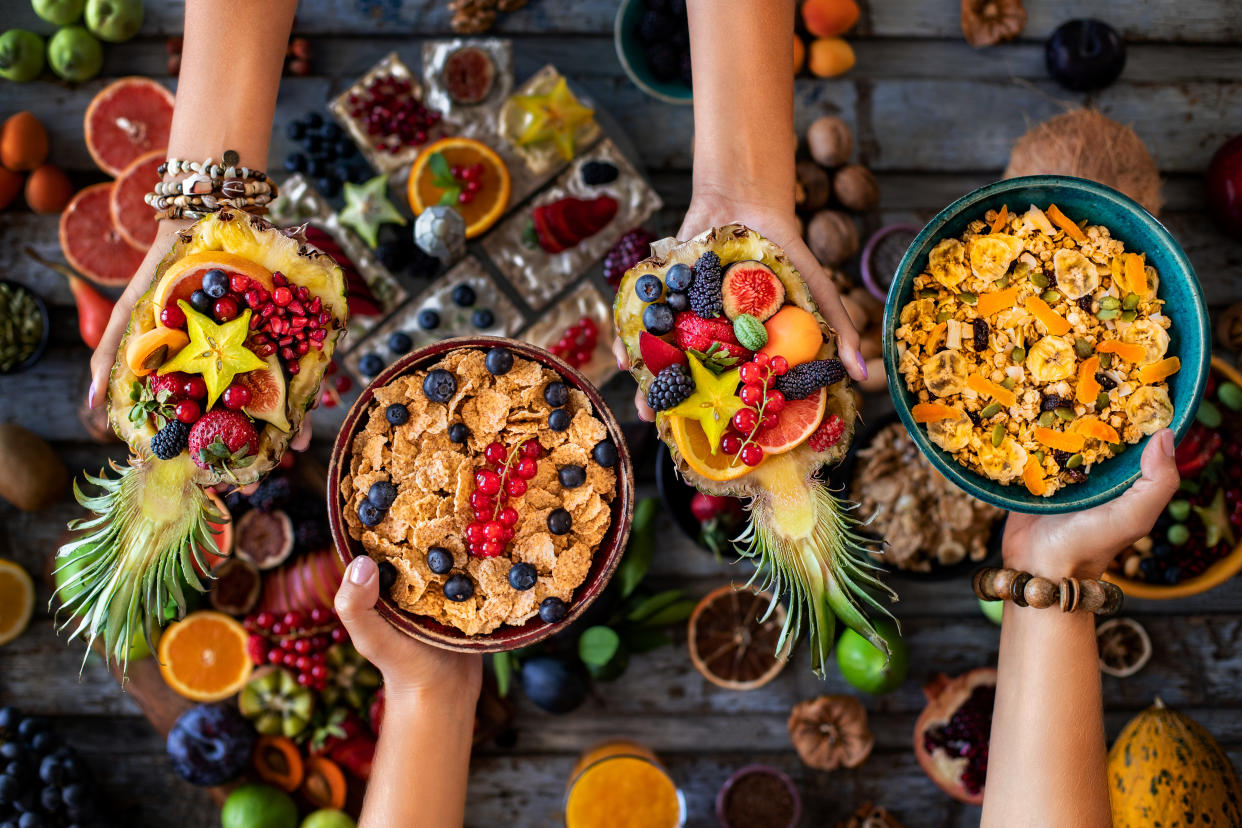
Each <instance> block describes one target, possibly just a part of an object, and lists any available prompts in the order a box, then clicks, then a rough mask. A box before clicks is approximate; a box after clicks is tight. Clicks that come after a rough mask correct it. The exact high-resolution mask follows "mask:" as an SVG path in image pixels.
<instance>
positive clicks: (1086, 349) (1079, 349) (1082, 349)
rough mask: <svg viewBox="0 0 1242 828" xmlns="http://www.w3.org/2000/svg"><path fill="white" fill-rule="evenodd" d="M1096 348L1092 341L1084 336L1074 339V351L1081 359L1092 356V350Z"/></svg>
mask: <svg viewBox="0 0 1242 828" xmlns="http://www.w3.org/2000/svg"><path fill="white" fill-rule="evenodd" d="M1094 350H1095V348H1093V347H1091V343H1090V342H1088V341H1087V340H1085V339H1083V338H1082V337H1079V338H1078V339H1075V340H1074V353H1075V354H1077V355H1078V358H1079V359H1086V358H1087V357H1089V356H1091V352H1092V351H1094Z"/></svg>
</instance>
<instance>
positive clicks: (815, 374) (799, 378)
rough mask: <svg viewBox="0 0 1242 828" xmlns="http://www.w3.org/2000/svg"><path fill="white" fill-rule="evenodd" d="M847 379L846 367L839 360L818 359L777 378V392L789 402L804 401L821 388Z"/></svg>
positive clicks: (791, 369)
mask: <svg viewBox="0 0 1242 828" xmlns="http://www.w3.org/2000/svg"><path fill="white" fill-rule="evenodd" d="M843 379H845V366H844V365H842V364H841V360H839V359H816V360H812V361H810V362H804V363H802V364H801V365H795V366H794V367H792V368H790V369H789V370H788V371H786V372H785V375H784V376H782V377H777V378H776V390H777V391H780V392H781V393H782V394H784V395H785V399H787V400H804V399H806V398H807V397H809V396H811V394H813V393H815V392H816V391H818V390H819V389H821V388H824V387H827V386H829V385H832V384H834V383H838V382H840V381H841V380H843Z"/></svg>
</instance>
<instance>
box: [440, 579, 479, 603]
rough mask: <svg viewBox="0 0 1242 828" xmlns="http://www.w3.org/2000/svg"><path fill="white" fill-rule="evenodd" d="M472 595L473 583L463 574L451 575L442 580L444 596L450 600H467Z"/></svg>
mask: <svg viewBox="0 0 1242 828" xmlns="http://www.w3.org/2000/svg"><path fill="white" fill-rule="evenodd" d="M472 595H474V583H473V582H471V580H470V579H469V578H468V577H466V576H465V575H451V576H449V579H448V580H447V581H445V582H444V597H445V598H447V599H449V600H450V601H457V602H458V603H460V602H462V601H469V600H470V596H472Z"/></svg>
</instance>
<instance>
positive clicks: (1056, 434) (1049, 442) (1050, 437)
mask: <svg viewBox="0 0 1242 828" xmlns="http://www.w3.org/2000/svg"><path fill="white" fill-rule="evenodd" d="M1034 435H1035V439H1036V440H1038V441H1039V442H1041V443H1043V444H1044V445H1045V446H1047V447H1048V448H1051V449H1058V450H1060V451H1068V452H1072V453H1078V452H1080V451H1082V447H1083V445H1084V444H1085V443H1086V442H1087V438H1085V437H1083V436H1082V435H1081V434H1076V433H1074V432H1072V431H1056V430H1055V429H1051V428H1044V427H1043V426H1035V430H1034Z"/></svg>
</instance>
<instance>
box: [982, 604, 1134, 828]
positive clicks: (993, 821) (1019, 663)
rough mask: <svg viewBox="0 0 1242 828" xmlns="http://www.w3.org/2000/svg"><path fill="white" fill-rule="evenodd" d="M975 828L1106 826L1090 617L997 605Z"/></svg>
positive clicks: (1101, 728) (1095, 653)
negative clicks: (1001, 612) (994, 668)
mask: <svg viewBox="0 0 1242 828" xmlns="http://www.w3.org/2000/svg"><path fill="white" fill-rule="evenodd" d="M1001 630H1002V631H1001V646H1000V664H999V670H998V673H999V677H998V680H997V685H996V708H995V712H994V713H993V717H992V741H991V749H990V751H989V755H988V778H987V787H986V794H985V800H984V803H983V821H982V823H981V825H982V826H984V828H1001V827H1002V826H1003V828H1023V826H1032V828H1035V826H1041V827H1042V826H1054V825H1074V826H1078V828H1095V827H1096V826H1099V827H1100V828H1107V826H1109V825H1111V816H1110V811H1109V804H1108V792H1107V790H1108V789H1107V785H1106V777H1105V758H1106V754H1105V741H1104V739H1105V737H1104V715H1103V709H1102V700H1101V690H1100V673H1099V669H1098V663H1099V661H1098V651H1097V645H1096V640H1095V619H1094V617H1093V616H1092V615H1090V614H1089V613H1069V614H1066V613H1062V612H1060V611H1059V610H1057V609H1055V608H1049V609H1030V608H1019V607H1017V606H1014V605H1013V604H1006V606H1005V616H1004V624H1003V625H1002V627H1001Z"/></svg>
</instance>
